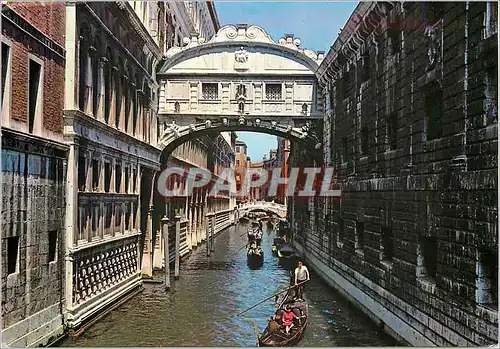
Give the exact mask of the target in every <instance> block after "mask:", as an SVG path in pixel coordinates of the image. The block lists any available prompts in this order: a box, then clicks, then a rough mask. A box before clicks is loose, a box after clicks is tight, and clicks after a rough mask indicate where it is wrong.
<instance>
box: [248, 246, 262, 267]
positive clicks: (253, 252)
mask: <svg viewBox="0 0 500 349" xmlns="http://www.w3.org/2000/svg"><path fill="white" fill-rule="evenodd" d="M247 264H248V265H249V266H251V267H260V266H262V264H264V251H263V250H262V248H260V246H257V245H256V244H252V245H251V246H250V248H249V249H248V251H247Z"/></svg>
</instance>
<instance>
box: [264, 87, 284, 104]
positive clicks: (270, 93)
mask: <svg viewBox="0 0 500 349" xmlns="http://www.w3.org/2000/svg"><path fill="white" fill-rule="evenodd" d="M266 99H269V100H280V99H281V84H266Z"/></svg>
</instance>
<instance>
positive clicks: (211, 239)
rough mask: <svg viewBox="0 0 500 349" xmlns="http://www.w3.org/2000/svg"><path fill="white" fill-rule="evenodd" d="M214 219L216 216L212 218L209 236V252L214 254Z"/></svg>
mask: <svg viewBox="0 0 500 349" xmlns="http://www.w3.org/2000/svg"><path fill="white" fill-rule="evenodd" d="M215 218H216V214H215V213H214V214H213V216H212V234H210V251H211V252H214V242H215Z"/></svg>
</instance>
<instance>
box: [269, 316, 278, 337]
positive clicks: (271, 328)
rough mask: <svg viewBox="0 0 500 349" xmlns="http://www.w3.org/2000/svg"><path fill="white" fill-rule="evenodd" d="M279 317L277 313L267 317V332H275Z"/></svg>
mask: <svg viewBox="0 0 500 349" xmlns="http://www.w3.org/2000/svg"><path fill="white" fill-rule="evenodd" d="M279 320H280V317H279V315H274V318H273V317H270V318H269V326H268V328H269V333H276V332H278V331H279V329H280V324H279Z"/></svg>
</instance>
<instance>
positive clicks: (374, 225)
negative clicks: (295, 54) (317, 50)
mask: <svg viewBox="0 0 500 349" xmlns="http://www.w3.org/2000/svg"><path fill="white" fill-rule="evenodd" d="M489 6H491V7H493V5H492V4H487V3H465V2H463V3H404V4H400V3H397V4H396V5H395V6H394V7H392V6H390V5H386V4H383V3H378V4H370V3H364V4H363V3H362V4H360V5H359V6H358V8H357V9H356V13H357V14H358V15H359V16H356V13H355V14H354V16H352V17H351V19H350V21H349V22H348V23H347V24H346V26H345V27H344V30H343V32H342V33H341V39H340V40H337V42H336V43H335V44H334V45H333V48H332V50H331V51H330V53H329V54H328V56H327V57H326V59H325V61H324V62H323V64H322V67H320V75H322V76H321V77H320V83H321V84H322V86H323V88H324V89H325V97H326V98H325V100H326V108H325V110H326V117H325V136H324V140H325V149H324V151H325V154H324V159H325V161H326V162H327V163H329V159H331V164H332V165H333V166H335V167H336V169H337V174H338V178H339V181H340V182H341V183H342V190H343V197H342V200H334V199H327V200H309V202H307V203H306V202H303V203H300V202H297V199H295V200H294V201H295V202H294V205H293V207H294V214H295V220H296V222H295V229H296V230H295V231H296V236H295V238H294V240H295V243H296V245H297V246H298V247H300V248H303V249H304V251H305V253H306V255H307V256H308V262H309V263H310V264H311V266H313V267H315V268H316V269H317V270H318V271H319V272H320V274H321V275H322V276H323V277H325V278H326V279H327V280H329V281H330V282H331V283H332V285H334V286H335V287H337V288H338V289H339V290H341V291H342V292H344V293H345V294H346V296H348V297H349V298H350V299H351V300H352V301H353V302H355V303H357V304H358V305H359V306H360V307H361V308H362V309H363V310H365V311H366V312H367V313H368V314H369V315H370V316H372V317H373V319H374V320H376V321H380V322H382V323H384V324H385V325H386V326H385V327H386V329H387V330H388V332H390V333H392V334H393V335H394V336H395V337H397V338H399V339H400V340H402V341H405V342H408V343H410V344H413V345H446V346H447V345H487V344H492V343H495V342H497V337H498V329H497V327H498V316H497V304H498V303H497V293H498V289H497V286H496V285H497V276H496V275H497V274H498V267H497V265H498V264H497V260H498V253H497V250H498V239H497V233H498V227H497V213H498V209H497V207H498V203H497V196H496V192H497V188H498V184H497V171H498V169H497V141H498V138H497V109H496V108H497V90H496V89H497V87H496V86H497V58H496V57H497V56H496V51H497V44H496V43H497V34H496V29H495V25H496V27H497V24H494V23H493V24H492V25H490V24H488V23H490V22H493V21H494V19H493V18H496V15H495V16H494V15H490V13H496V11H497V10H496V8H495V9H493V10H492V9H491V8H490V7H489ZM484 23H486V27H488V28H487V29H485V27H484ZM292 149H293V148H292ZM294 161H295V163H300V164H301V165H302V164H303V161H304V159H303V158H302V159H301V158H300V157H298V156H297V155H296V154H295V156H294ZM300 232H304V233H303V234H302V235H301V233H300Z"/></svg>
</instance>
